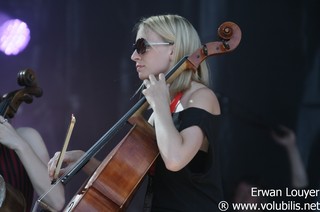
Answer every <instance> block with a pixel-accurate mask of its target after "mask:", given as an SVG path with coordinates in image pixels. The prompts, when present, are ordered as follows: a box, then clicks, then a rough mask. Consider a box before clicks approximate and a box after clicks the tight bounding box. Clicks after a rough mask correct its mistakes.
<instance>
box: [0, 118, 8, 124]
mask: <svg viewBox="0 0 320 212" xmlns="http://www.w3.org/2000/svg"><path fill="white" fill-rule="evenodd" d="M7 122H8V119H5V118H4V117H2V116H0V124H5V123H7Z"/></svg>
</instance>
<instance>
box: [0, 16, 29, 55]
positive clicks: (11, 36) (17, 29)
mask: <svg viewBox="0 0 320 212" xmlns="http://www.w3.org/2000/svg"><path fill="white" fill-rule="evenodd" d="M2 17H3V16H2ZM29 41H30V30H29V28H28V25H27V24H26V23H25V22H23V21H21V20H19V19H5V20H4V19H3V18H2V21H1V18H0V51H2V52H3V53H4V54H6V55H17V54H19V53H20V52H21V51H23V50H24V49H25V48H26V46H27V45H28V43H29Z"/></svg>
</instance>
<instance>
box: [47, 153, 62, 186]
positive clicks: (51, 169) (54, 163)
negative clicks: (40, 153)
mask: <svg viewBox="0 0 320 212" xmlns="http://www.w3.org/2000/svg"><path fill="white" fill-rule="evenodd" d="M60 153H61V152H56V153H55V154H54V156H53V157H52V158H51V159H50V160H49V162H48V174H49V178H50V179H51V180H52V179H53V177H54V172H55V170H56V168H57V163H58V159H59V156H60Z"/></svg>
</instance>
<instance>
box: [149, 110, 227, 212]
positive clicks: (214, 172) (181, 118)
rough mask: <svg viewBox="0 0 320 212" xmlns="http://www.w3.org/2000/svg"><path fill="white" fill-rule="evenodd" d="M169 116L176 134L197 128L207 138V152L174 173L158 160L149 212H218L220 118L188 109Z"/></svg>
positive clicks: (219, 199)
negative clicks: (192, 127) (186, 129)
mask: <svg viewBox="0 0 320 212" xmlns="http://www.w3.org/2000/svg"><path fill="white" fill-rule="evenodd" d="M172 116H173V120H174V123H175V126H176V128H177V129H178V130H179V132H180V131H182V130H183V129H185V128H188V127H190V126H198V127H200V128H201V129H202V131H203V133H204V134H205V136H206V137H207V139H208V142H209V149H208V152H207V153H206V152H203V151H199V152H198V153H197V155H196V156H195V157H194V158H193V159H192V161H191V162H190V163H189V164H188V165H187V166H186V167H184V168H183V169H182V170H180V171H177V172H172V171H169V170H168V169H166V167H165V164H164V162H163V160H162V159H161V157H160V156H159V157H158V160H157V162H156V169H155V170H156V173H155V176H154V177H153V179H152V183H153V195H154V196H153V201H152V211H153V212H160V211H162V212H164V211H166V212H168V211H181V212H188V211H190V212H194V211H201V212H214V211H220V210H219V209H218V203H219V202H220V201H221V200H222V199H223V191H222V179H221V170H220V164H219V151H218V148H219V147H218V143H217V136H218V132H219V128H218V127H219V126H220V124H219V120H220V116H215V115H212V114H211V113H208V112H207V111H205V110H202V109H199V108H187V109H185V110H183V111H181V112H178V113H173V114H172Z"/></svg>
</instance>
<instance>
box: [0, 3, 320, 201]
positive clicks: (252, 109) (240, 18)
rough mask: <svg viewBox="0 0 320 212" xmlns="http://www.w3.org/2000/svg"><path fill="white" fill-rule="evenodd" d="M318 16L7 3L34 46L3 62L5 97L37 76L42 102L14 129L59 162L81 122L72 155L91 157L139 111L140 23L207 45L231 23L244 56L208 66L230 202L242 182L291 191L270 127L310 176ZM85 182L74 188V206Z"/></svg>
mask: <svg viewBox="0 0 320 212" xmlns="http://www.w3.org/2000/svg"><path fill="white" fill-rule="evenodd" d="M319 9H320V7H319V2H318V1H316V0H313V1H312V0H309V1H298V0H296V1H253V0H251V1H250V0H242V1H230V0H220V1H219V0H198V1H192V0H184V1H182V0H174V1H172V0H170V1H169V0H161V1H147V0H135V1H129V0H123V1H114V0H110V1H102V0H100V1H98V0H90V1H84V0H65V1H62V0H57V1H43V0H32V1H21V0H20V1H19V0H2V1H0V12H5V13H7V14H8V15H10V16H12V17H14V18H19V19H21V20H24V21H25V22H26V23H27V24H28V26H29V27H30V30H31V40H30V43H29V45H28V47H27V48H26V49H25V50H24V51H23V52H22V53H20V54H19V55H17V56H6V55H4V54H3V53H0V65H1V66H0V67H1V68H0V71H1V72H0V91H1V94H5V93H7V92H10V91H12V90H15V89H17V88H19V86H18V85H17V83H16V75H17V73H18V71H20V70H22V69H26V68H31V69H33V70H34V71H35V72H36V75H37V80H38V83H39V86H40V87H41V88H42V89H43V91H44V94H43V96H42V97H40V98H38V99H34V101H33V103H32V104H30V105H28V104H23V105H21V107H20V108H19V111H18V113H17V114H16V116H15V118H14V119H13V120H12V124H13V125H15V126H16V127H19V126H31V127H34V128H36V129H37V130H38V131H39V132H40V133H41V135H42V136H43V138H44V140H45V142H46V144H47V147H48V150H49V153H50V156H53V154H54V153H55V152H56V151H60V150H61V148H62V145H63V142H64V139H65V135H66V131H67V127H68V124H69V121H70V116H71V114H72V113H73V114H74V115H75V117H76V119H77V123H76V125H75V129H74V132H73V134H72V137H71V141H70V145H69V147H68V149H83V150H87V149H88V148H90V147H91V146H92V145H93V144H94V143H95V142H96V141H97V140H98V139H99V138H100V137H101V136H102V135H103V134H104V133H105V132H106V131H107V130H109V129H110V128H111V127H112V126H113V124H115V122H116V121H117V120H119V119H120V118H121V117H122V115H123V114H125V113H126V112H127V111H128V110H129V109H130V108H131V106H132V105H133V104H134V103H135V102H136V100H130V97H131V96H132V95H133V94H134V92H135V90H136V89H137V88H138V87H139V84H140V81H139V79H138V77H137V74H136V71H135V66H134V63H133V62H132V61H131V60H130V56H131V53H132V48H131V46H132V43H133V41H134V34H133V33H132V28H133V26H134V24H135V23H136V22H137V21H138V20H139V19H140V18H141V17H147V16H149V15H156V14H166V13H174V14H179V15H182V16H184V17H186V18H187V19H189V20H190V22H191V23H192V24H193V25H194V26H195V28H196V29H197V30H198V32H199V35H200V37H201V40H202V41H203V43H206V42H211V41H215V40H216V39H217V33H216V31H217V28H218V27H219V25H220V24H221V23H222V22H224V21H233V22H235V23H237V24H238V25H239V26H240V28H241V30H242V40H241V43H240V45H239V47H238V48H237V49H236V50H235V51H234V52H232V53H230V54H226V55H222V56H217V57H212V58H209V59H208V60H207V61H208V62H209V64H210V67H211V71H212V72H211V73H212V81H213V86H212V88H213V90H214V91H215V92H216V93H217V94H218V95H219V98H220V103H221V106H222V109H223V112H224V114H225V119H224V121H223V128H222V131H221V134H222V137H221V141H222V143H223V149H222V150H221V152H222V155H223V158H224V160H223V162H224V165H223V174H224V185H225V188H226V198H229V196H230V194H231V192H232V186H233V184H234V183H235V182H237V180H238V179H241V178H242V177H244V176H249V175H250V176H262V177H263V179H264V181H265V183H266V184H267V185H268V186H269V187H271V188H278V187H281V186H286V185H287V184H289V182H290V166H289V164H288V160H287V157H286V152H285V151H284V150H283V149H282V148H281V147H280V146H279V145H277V144H275V142H274V141H273V140H272V139H271V138H270V137H269V132H270V130H269V127H270V126H275V125H277V124H284V125H286V126H288V127H290V128H291V129H293V130H294V131H295V132H296V133H297V138H298V139H297V140H298V141H297V143H298V147H299V150H300V152H301V156H302V159H303V162H304V165H305V166H306V168H307V167H309V164H311V163H310V162H309V161H310V160H309V158H310V149H312V148H311V145H312V143H313V141H314V140H315V137H316V134H317V133H319V127H320V110H319V109H320V83H319V80H320V45H319V37H320V33H319V31H320V30H319V20H320V17H319V13H318V10H319ZM120 137H121V136H120ZM107 148H109V147H107ZM106 151H107V150H106ZM104 152H105V151H104ZM103 156H104V154H102V153H99V154H98V157H100V158H103ZM315 160H316V159H313V160H312V161H313V162H314V163H316V164H317V165H318V168H319V164H318V163H317V162H318V161H315ZM318 170H319V169H318ZM310 175H311V174H310ZM83 178H84V176H82V175H81V174H79V175H77V176H76V177H75V178H74V180H72V181H71V182H70V183H69V184H67V185H66V195H67V199H69V198H71V197H72V196H73V195H74V193H75V191H76V190H77V189H78V188H79V187H80V185H81V184H82V183H83V180H82V179H83ZM316 179H317V180H319V179H320V177H317V176H316ZM317 180H316V181H317ZM317 182H318V181H317ZM312 183H313V182H312Z"/></svg>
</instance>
